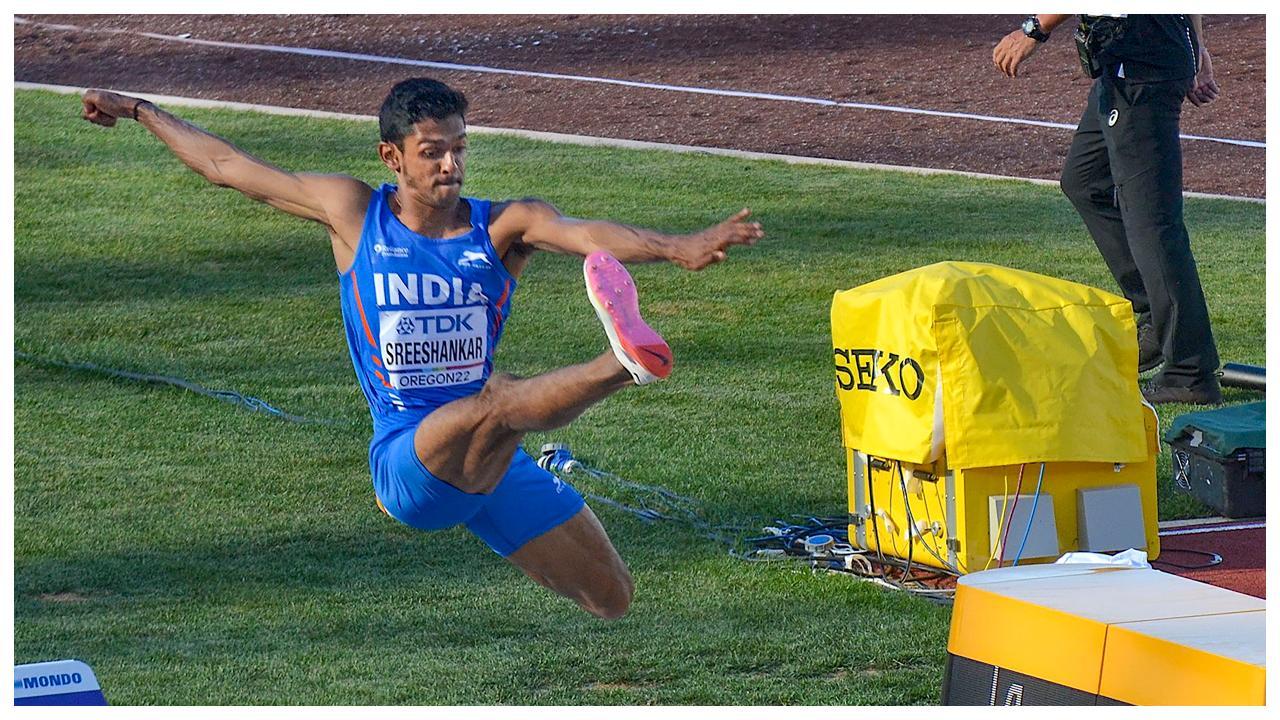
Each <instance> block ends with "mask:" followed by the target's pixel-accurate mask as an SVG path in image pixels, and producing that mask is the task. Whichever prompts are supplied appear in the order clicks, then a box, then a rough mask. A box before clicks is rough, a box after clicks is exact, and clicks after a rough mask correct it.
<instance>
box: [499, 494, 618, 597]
mask: <svg viewBox="0 0 1280 720" xmlns="http://www.w3.org/2000/svg"><path fill="white" fill-rule="evenodd" d="M507 559H508V560H510V561H511V562H512V563H513V564H514V565H515V566H516V567H518V568H520V569H521V570H523V571H524V573H525V574H526V575H528V576H529V577H531V578H533V579H534V580H536V581H537V582H538V583H540V584H541V585H543V586H544V587H547V588H550V589H551V590H554V591H555V592H557V593H559V594H561V595H563V596H565V597H567V598H569V599H570V600H573V601H574V602H575V603H577V604H578V606H579V607H581V608H582V609H583V610H586V611H587V612H589V613H591V614H592V615H595V616H596V617H599V618H604V619H606V620H616V619H617V618H620V617H622V616H623V615H624V614H625V613H626V612H627V608H629V607H630V606H631V597H632V594H633V592H634V588H635V585H634V583H633V582H632V580H631V573H630V571H628V570H627V566H626V564H625V563H623V562H622V558H621V557H619V556H618V551H617V550H615V549H614V547H613V543H612V542H610V541H609V536H608V535H607V534H606V533H605V531H604V527H603V526H601V525H600V521H599V520H598V519H596V516H595V513H593V512H591V508H589V507H586V506H585V505H584V506H583V508H582V509H581V510H579V511H578V514H577V515H574V516H573V517H572V518H570V519H569V520H568V521H567V522H565V523H563V524H561V525H559V526H558V527H555V528H553V529H552V530H550V531H548V532H546V533H544V534H542V535H540V536H538V537H536V538H534V539H533V540H530V541H529V542H528V543H525V545H524V547H522V548H520V549H519V550H517V551H515V552H514V553H511V554H510V555H508V556H507Z"/></svg>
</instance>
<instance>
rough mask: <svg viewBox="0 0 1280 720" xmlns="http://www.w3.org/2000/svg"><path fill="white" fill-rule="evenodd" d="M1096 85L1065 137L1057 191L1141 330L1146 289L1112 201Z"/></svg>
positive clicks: (1146, 303) (1146, 308)
mask: <svg viewBox="0 0 1280 720" xmlns="http://www.w3.org/2000/svg"><path fill="white" fill-rule="evenodd" d="M1101 85H1102V82H1101V81H1095V82H1094V84H1093V89H1092V90H1090V91H1089V103H1088V105H1087V106H1086V107H1085V109H1084V114H1083V115H1082V116H1081V118H1080V125H1079V126H1078V127H1077V128H1076V133H1075V136H1074V137H1073V138H1072V139H1071V148H1070V149H1069V150H1068V151H1067V159H1066V162H1065V163H1064V164H1063V168H1062V181H1061V185H1062V192H1063V193H1064V194H1065V195H1066V196H1067V198H1068V199H1069V200H1070V201H1071V204H1072V205H1074V206H1075V208H1076V211H1077V212H1078V213H1080V217H1081V218H1082V219H1083V220H1084V224H1085V227H1087V228H1088V229H1089V235H1090V236H1092V237H1093V242H1094V244H1096V245H1097V246H1098V251H1099V252H1101V253H1102V259H1103V260H1105V261H1106V263H1107V267H1108V268H1109V269H1110V270H1111V275H1112V276H1113V277H1114V278H1115V279H1116V283H1117V284H1119V286H1120V290H1121V292H1123V293H1124V296H1125V297H1126V298H1128V299H1129V302H1131V303H1133V312H1134V315H1136V316H1137V320H1138V326H1139V327H1142V326H1143V325H1144V324H1147V323H1149V322H1150V314H1151V304H1150V301H1149V300H1148V298H1147V288H1146V286H1145V285H1143V283H1142V274H1141V273H1139V272H1138V264H1137V262H1136V261H1135V260H1134V257H1133V252H1132V251H1131V250H1130V249H1129V238H1128V237H1127V236H1126V234H1125V226H1124V219H1123V218H1122V217H1121V214H1120V206H1119V204H1118V203H1117V201H1116V184H1115V181H1114V179H1113V178H1112V167H1111V160H1110V158H1108V156H1107V142H1106V139H1105V138H1104V137H1103V133H1102V124H1103V122H1104V118H1102V117H1101V116H1100V114H1099V110H1098V95H1099V93H1100V91H1101V90H1100V89H1101Z"/></svg>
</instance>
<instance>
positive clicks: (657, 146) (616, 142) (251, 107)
mask: <svg viewBox="0 0 1280 720" xmlns="http://www.w3.org/2000/svg"><path fill="white" fill-rule="evenodd" d="M13 86H14V89H16V90H46V91H49V92H56V93H60V94H63V95H80V94H82V93H84V91H85V90H86V88H81V87H72V86H70V85H50V84H46V83H32V82H15V83H14V84H13ZM104 89H109V88H104ZM112 92H119V93H123V94H125V95H133V96H135V97H141V98H146V99H147V100H150V101H152V102H154V103H158V104H165V105H173V106H178V107H195V108H214V109H220V110H241V111H248V112H259V113H265V114H268V115H288V116H294V117H311V118H321V119H327V120H355V121H361V122H373V121H376V120H377V118H376V117H375V116H373V115H356V114H352V113H339V112H330V111H327V110H307V109H305V108H291V107H281V106H278V105H258V104H254V103H242V102H233V101H230V100H206V99H202V98H191V97H181V96H176V95H158V94H156V93H149V92H137V91H133V90H117V89H112ZM467 130H468V132H474V133H475V134H477V135H508V136H514V137H521V138H526V139H529V140H541V141H544V142H553V143H564V144H569V145H582V146H588V147H611V148H622V149H627V150H658V151H664V152H677V153H699V154H704V155H718V156H722V157H732V158H739V159H746V160H776V161H781V162H785V163H790V164H793V165H824V166H831V167H843V168H850V169H854V170H876V171H887V172H902V173H910V174H914V175H953V176H959V177H969V178H977V179H979V180H1012V181H1017V182H1025V183H1031V184H1034V185H1052V186H1056V185H1057V184H1058V182H1057V181H1056V180H1045V179H1041V178H1024V177H1015V176H1011V175H993V174H989V173H978V172H968V171H965V170H943V169H938V168H923V167H912V166H910V165H883V164H880V163H864V162H855V161H853V160H833V159H829V158H815V157H804V156H801V155H780V154H777V153H762V152H750V151H747V150H730V149H726V148H712V147H701V146H698V145H675V144H671V143H658V142H646V141H643V140H620V139H615V138H604V137H594V136H591V135H567V134H564V133H551V132H540V131H537V130H521V129H518V128H494V127H484V126H481V125H468V126H467ZM1183 195H1184V196H1185V197H1191V198H1203V199H1208V200H1232V201H1236V202H1248V203H1255V204H1260V205H1265V204H1266V202H1267V201H1266V199H1265V198H1254V197H1244V196H1239V195H1215V194H1212V193H1200V192H1184V193H1183Z"/></svg>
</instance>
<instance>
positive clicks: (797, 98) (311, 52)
mask: <svg viewBox="0 0 1280 720" xmlns="http://www.w3.org/2000/svg"><path fill="white" fill-rule="evenodd" d="M13 21H14V23H15V24H18V25H31V26H33V27H42V28H46V29H49V30H59V31H64V32H82V33H90V34H95V35H134V36H137V37H145V38H150V39H152V40H161V41H164V42H177V43H186V44H188V45H202V46H205V47H217V48H230V49H233V50H257V51H261V52H273V53H282V54H287V55H303V56H306V57H319V58H332V59H337V60H356V61H360V62H375V63H384V64H390V65H410V66H414V67H426V68H432V69H436V70H449V71H453V72H472V73H490V74H497V75H514V76H518V77H531V78H540V79H544V80H566V81H571V82H586V83H597V84H602V85H619V86H622V87H630V88H642V89H646V90H664V91H668V92H682V93H692V94H697V95H716V96H719V97H735V98H748V99H752V100H775V101H781V102H790V103H800V104H805V105H821V106H824V107H839V108H853V109H856V110H879V111H882V112H896V113H906V114H910V115H927V116H931V117H944V118H957V119H962V120H977V121H981V122H992V123H1007V124H1012V125H1030V126H1034V127H1046V128H1054V129H1060V130H1075V129H1076V126H1075V125H1074V124H1070V123H1060V122H1049V121H1045V120H1030V119H1026V118H1011V117H1000V116H995V115H976V114H973V113H962V112H950V111H944V110H925V109H922V108H912V107H903V106H899V105H879V104H873V103H859V102H840V101H837V100H831V99H828V98H816V97H805V96H802V95H778V94H775V93H762V92H752V91H749V90H721V89H717V88H707V87H700V86H696V85H666V84H663V83H651V82H643V81H638V80H619V79H616V78H605V77H596V76H592V75H570V74H565V73H551V72H540V71H534V70H516V69H513V68H499V67H492V66H488V65H463V64H460V63H449V62H438V61H433V60H415V59H413V58H402V57H395V56H392V55H371V54H367V53H353V52H344V51H341V50H322V49H319V48H308V47H293V46H288V45H262V44H257V43H236V42H228V41H224V40H201V39H199V38H193V37H190V36H189V35H186V34H184V35H164V34H161V33H152V32H142V31H137V30H122V29H116V28H87V27H81V26H78V25H60V24H55V23H45V22H36V21H32V20H27V19H26V18H22V17H17V16H15V17H14V19H13ZM1180 137H1182V139H1184V140H1203V141H1208V142H1216V143H1222V144H1225V145H1236V146H1241V147H1248V148H1261V149H1266V147H1267V144H1266V143H1265V142H1260V141H1258V140H1238V139H1235V138H1218V137H1207V136H1204V135H1181V136H1180Z"/></svg>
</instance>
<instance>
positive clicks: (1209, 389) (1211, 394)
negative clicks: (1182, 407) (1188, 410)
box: [1142, 377, 1222, 405]
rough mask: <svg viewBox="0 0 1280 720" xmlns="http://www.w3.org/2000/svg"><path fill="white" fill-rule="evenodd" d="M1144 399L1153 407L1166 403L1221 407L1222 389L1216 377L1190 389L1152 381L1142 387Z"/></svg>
mask: <svg viewBox="0 0 1280 720" xmlns="http://www.w3.org/2000/svg"><path fill="white" fill-rule="evenodd" d="M1142 397H1144V398H1146V401H1147V402H1149V403H1151V404H1152V405H1163V404H1165V403H1185V404H1187V405H1221V404H1222V388H1221V387H1220V386H1219V385H1218V378H1216V377H1210V378H1209V379H1208V380H1202V381H1201V382H1199V383H1197V384H1195V385H1191V386H1189V387H1180V386H1177V385H1164V384H1162V383H1159V382H1156V381H1155V380H1152V381H1151V382H1149V383H1147V384H1146V385H1143V386H1142Z"/></svg>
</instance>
